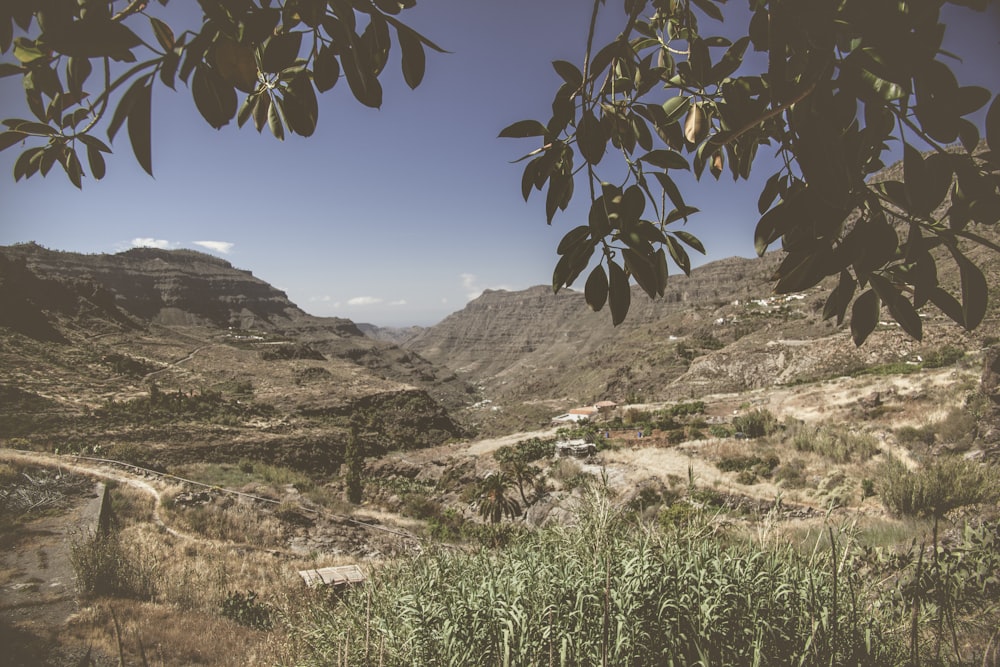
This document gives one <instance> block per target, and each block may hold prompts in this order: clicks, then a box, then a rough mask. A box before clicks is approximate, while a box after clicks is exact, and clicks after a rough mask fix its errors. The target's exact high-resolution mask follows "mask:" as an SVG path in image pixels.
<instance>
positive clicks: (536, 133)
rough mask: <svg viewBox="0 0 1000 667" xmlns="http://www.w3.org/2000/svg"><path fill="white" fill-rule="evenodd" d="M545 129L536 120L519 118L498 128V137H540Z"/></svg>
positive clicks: (543, 134)
mask: <svg viewBox="0 0 1000 667" xmlns="http://www.w3.org/2000/svg"><path fill="white" fill-rule="evenodd" d="M546 132H547V130H546V129H545V126H544V125H542V124H541V123H540V122H538V121H537V120H519V121H517V122H516V123H512V124H510V125H508V126H507V127H505V128H504V129H502V130H500V134H499V135H497V136H499V137H502V138H505V139H524V138H525V137H542V136H545V133H546Z"/></svg>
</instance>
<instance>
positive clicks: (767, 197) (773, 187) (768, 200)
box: [757, 171, 783, 215]
mask: <svg viewBox="0 0 1000 667" xmlns="http://www.w3.org/2000/svg"><path fill="white" fill-rule="evenodd" d="M782 185H783V182H782V178H781V172H780V171H776V172H774V173H773V174H771V177H770V178H768V179H767V183H765V184H764V189H762V190H761V191H760V197H759V198H758V199H757V212H758V213H759V214H760V215H764V211H766V210H767V209H769V208H771V204H773V203H774V200H775V198H776V197H777V196H778V194H779V193H780V192H781V186H782Z"/></svg>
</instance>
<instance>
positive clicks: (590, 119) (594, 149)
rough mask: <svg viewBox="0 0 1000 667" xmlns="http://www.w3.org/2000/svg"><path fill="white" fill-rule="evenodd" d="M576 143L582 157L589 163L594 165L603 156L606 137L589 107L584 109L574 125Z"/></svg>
mask: <svg viewBox="0 0 1000 667" xmlns="http://www.w3.org/2000/svg"><path fill="white" fill-rule="evenodd" d="M576 143H577V146H579V147H580V154H581V155H583V159H584V160H586V161H587V162H589V163H590V164H592V165H596V164H598V163H600V161H601V159H602V158H603V157H604V150H605V146H606V145H607V137H606V135H605V134H604V128H603V127H602V126H601V123H600V121H598V120H597V117H596V116H595V115H594V112H592V111H591V110H589V109H585V110H584V111H583V113H582V114H581V115H580V122H579V124H578V125H577V127H576Z"/></svg>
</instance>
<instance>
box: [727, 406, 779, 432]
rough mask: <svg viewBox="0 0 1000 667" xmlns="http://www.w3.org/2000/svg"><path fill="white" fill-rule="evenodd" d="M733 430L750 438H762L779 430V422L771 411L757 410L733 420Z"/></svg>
mask: <svg viewBox="0 0 1000 667" xmlns="http://www.w3.org/2000/svg"><path fill="white" fill-rule="evenodd" d="M733 428H734V429H735V430H736V431H737V432H738V433H742V434H743V435H745V436H746V437H748V438H762V437H764V436H765V435H770V434H771V433H774V431H776V430H777V429H778V420H777V419H776V418H775V416H774V415H773V414H772V413H771V411H770V410H765V409H763V408H757V409H756V410H753V411H752V412H748V413H747V414H745V415H739V416H738V417H735V418H733Z"/></svg>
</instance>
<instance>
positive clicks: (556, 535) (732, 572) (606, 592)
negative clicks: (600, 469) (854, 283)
mask: <svg viewBox="0 0 1000 667" xmlns="http://www.w3.org/2000/svg"><path fill="white" fill-rule="evenodd" d="M858 572H859V569H858V568H856V567H855V562H854V555H853V553H851V552H848V553H846V554H845V553H840V552H838V550H837V547H836V544H835V545H834V547H833V548H832V549H830V550H829V551H828V552H822V553H814V554H811V555H808V556H803V555H802V554H800V553H798V552H797V551H795V550H793V549H792V548H791V547H790V546H785V547H780V548H774V549H768V550H761V549H760V548H759V547H756V546H754V545H751V544H747V543H731V544H725V543H724V542H723V541H720V540H717V539H711V538H709V535H708V533H707V532H706V529H705V527H704V526H701V527H698V526H697V525H696V526H695V527H691V528H684V529H679V530H674V531H669V532H656V531H652V530H649V529H647V528H644V527H642V526H640V525H638V524H636V523H634V522H627V521H623V520H622V517H621V515H619V514H618V513H617V512H616V511H614V510H612V509H611V508H610V506H609V505H608V504H607V503H606V502H604V501H602V500H598V501H596V502H594V503H593V505H592V506H591V507H590V508H589V509H587V510H585V511H584V512H583V513H582V515H581V517H580V521H579V523H578V524H577V525H575V526H568V527H566V526H563V527H553V528H551V529H545V530H541V531H537V532H534V533H530V534H527V535H525V536H524V537H522V538H521V539H518V540H515V541H514V542H512V543H511V544H510V545H508V546H507V548H505V549H503V550H487V549H482V550H478V551H475V552H473V553H466V552H457V551H448V550H434V551H429V552H426V553H424V554H422V555H420V556H419V557H417V558H414V559H412V560H409V561H405V562H400V563H397V564H394V565H392V566H389V567H386V568H385V569H383V570H380V571H378V572H377V573H376V575H375V576H374V577H373V578H372V582H371V584H369V585H368V586H367V587H366V588H361V589H357V590H355V591H352V592H351V593H350V594H348V595H347V596H346V597H345V598H344V599H343V600H342V601H341V602H340V603H338V604H336V605H323V604H316V605H314V606H312V607H311V608H310V609H309V610H308V611H307V612H305V613H304V615H303V618H302V619H300V623H301V625H299V628H300V630H299V631H300V632H301V633H302V636H301V638H302V639H303V640H304V642H305V644H306V645H307V646H308V657H307V663H308V664H316V665H321V664H322V665H330V664H337V665H344V664H346V665H367V664H385V665H470V664H476V665H695V664H700V665H803V666H805V665H831V664H833V665H872V664H898V663H900V662H902V661H903V660H904V659H905V657H904V656H905V650H906V647H905V642H904V641H902V640H903V639H905V638H901V637H900V636H899V635H898V634H894V633H893V628H895V627H898V626H897V623H896V621H897V620H898V619H893V618H891V617H890V615H889V614H887V613H885V612H883V611H879V609H880V608H877V607H873V606H872V605H871V602H872V600H871V598H870V590H869V589H868V588H866V587H865V586H863V585H862V584H863V582H862V580H861V578H860V577H861V575H859V574H858Z"/></svg>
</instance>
